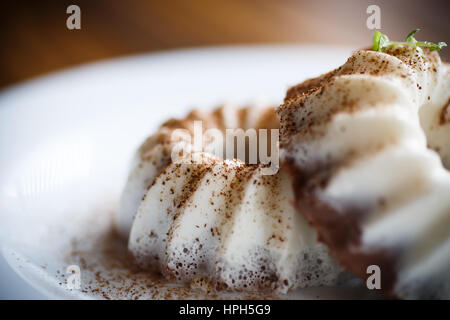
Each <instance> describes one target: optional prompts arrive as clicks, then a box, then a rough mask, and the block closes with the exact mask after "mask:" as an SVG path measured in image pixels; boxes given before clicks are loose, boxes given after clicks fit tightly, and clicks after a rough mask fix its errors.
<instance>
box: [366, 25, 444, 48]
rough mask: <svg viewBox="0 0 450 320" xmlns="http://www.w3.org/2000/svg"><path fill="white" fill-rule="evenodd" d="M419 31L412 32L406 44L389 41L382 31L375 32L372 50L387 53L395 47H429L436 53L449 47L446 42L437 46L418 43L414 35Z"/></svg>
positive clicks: (431, 43)
mask: <svg viewBox="0 0 450 320" xmlns="http://www.w3.org/2000/svg"><path fill="white" fill-rule="evenodd" d="M419 30H420V29H414V30H413V31H411V32H410V33H409V34H408V36H407V37H406V41H404V42H395V41H389V38H388V37H387V36H386V35H384V34H382V33H381V32H380V31H375V33H374V34H373V44H372V50H373V51H386V49H388V48H390V47H394V46H409V47H412V48H417V47H427V48H429V50H430V51H435V50H441V49H442V48H445V47H446V46H447V44H446V43H445V42H439V43H437V44H436V43H433V42H429V41H417V40H416V39H415V38H414V35H415V34H416V33H417V32H418V31H419Z"/></svg>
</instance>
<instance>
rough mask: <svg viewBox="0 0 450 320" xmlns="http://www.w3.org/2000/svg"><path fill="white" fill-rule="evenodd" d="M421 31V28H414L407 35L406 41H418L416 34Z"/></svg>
mask: <svg viewBox="0 0 450 320" xmlns="http://www.w3.org/2000/svg"><path fill="white" fill-rule="evenodd" d="M419 31H420V29H414V30H413V31H411V32H410V33H409V34H408V36H407V37H406V42H416V39H414V35H415V34H416V33H417V32H419Z"/></svg>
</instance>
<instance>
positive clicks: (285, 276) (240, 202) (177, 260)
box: [116, 107, 341, 293]
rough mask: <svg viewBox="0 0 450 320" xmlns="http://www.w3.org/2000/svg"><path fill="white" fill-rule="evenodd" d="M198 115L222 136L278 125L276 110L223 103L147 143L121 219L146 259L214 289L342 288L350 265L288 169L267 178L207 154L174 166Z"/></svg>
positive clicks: (175, 277)
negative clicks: (323, 236)
mask: <svg viewBox="0 0 450 320" xmlns="http://www.w3.org/2000/svg"><path fill="white" fill-rule="evenodd" d="M196 119H202V120H204V123H205V126H206V127H213V128H219V129H220V130H225V129H226V128H239V127H240V128H243V129H244V130H245V129H247V128H278V121H277V119H276V117H275V114H274V111H273V109H272V108H268V109H255V108H245V109H236V108H231V107H222V108H219V109H217V110H215V111H213V112H210V113H208V112H205V113H201V112H197V111H194V112H193V113H191V114H190V115H189V116H188V117H187V118H186V119H183V120H171V121H168V122H167V123H166V124H164V125H163V126H162V128H161V130H159V132H157V133H156V134H155V135H154V136H152V137H150V138H149V139H147V141H146V142H145V143H144V144H143V146H142V147H141V148H140V149H139V151H138V153H137V156H136V160H135V162H134V164H133V167H132V170H131V174H130V177H129V180H128V183H127V186H126V187H125V189H124V193H123V196H122V203H121V209H120V210H119V212H118V214H117V219H116V221H117V225H118V228H119V230H120V232H121V234H122V235H123V236H125V237H127V236H128V235H129V249H130V251H131V252H132V253H133V255H134V256H135V258H136V260H137V262H138V263H139V264H140V265H141V266H142V267H143V268H144V269H152V270H155V271H158V272H161V273H162V274H163V275H164V276H165V277H166V278H167V279H169V280H170V281H174V282H181V283H191V284H195V283H197V284H198V283H202V282H204V283H206V284H207V287H208V288H209V289H211V288H213V289H218V290H222V289H225V290H243V291H255V290H268V291H272V290H275V291H276V292H281V293H285V292H287V291H288V290H289V289H293V288H297V287H305V286H317V285H332V284H335V283H336V281H337V279H338V276H339V275H340V274H341V268H340V267H339V266H338V265H337V264H336V262H335V261H334V260H333V259H332V258H330V256H329V255H328V253H327V249H326V247H325V246H324V245H323V244H320V243H318V242H317V239H316V238H317V234H316V232H315V231H314V230H313V229H312V228H310V226H309V225H308V222H307V221H306V220H305V219H304V218H303V217H302V216H301V215H300V214H299V213H298V212H296V210H295V209H294V208H293V206H292V201H293V199H294V198H293V193H292V187H291V182H290V179H289V178H288V176H287V175H286V173H284V172H283V171H282V170H280V171H279V172H278V173H277V174H275V175H264V174H262V170H264V166H262V165H260V164H259V165H258V164H256V165H250V164H246V163H244V162H243V161H241V160H238V159H228V160H224V159H222V158H220V157H218V156H216V155H214V154H213V153H205V152H198V153H197V152H194V153H192V154H191V156H192V158H191V160H192V161H183V162H180V163H178V162H177V163H173V162H172V161H171V152H170V150H171V149H172V147H173V146H174V144H173V143H172V142H171V141H170V139H169V137H170V133H171V132H172V131H173V130H174V129H175V128H180V127H181V128H185V129H187V130H188V131H191V132H192V121H193V120H196ZM206 143H207V142H206ZM212 149H214V148H212ZM194 160H195V161H194ZM130 228H131V232H130V231H129V230H130Z"/></svg>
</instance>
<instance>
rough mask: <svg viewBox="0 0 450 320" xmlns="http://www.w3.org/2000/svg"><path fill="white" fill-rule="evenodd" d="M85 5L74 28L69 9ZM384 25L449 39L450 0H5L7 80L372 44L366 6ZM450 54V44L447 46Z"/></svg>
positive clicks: (1, 21)
mask: <svg viewBox="0 0 450 320" xmlns="http://www.w3.org/2000/svg"><path fill="white" fill-rule="evenodd" d="M70 4H76V5H78V6H79V7H80V8H81V30H68V29H67V27H66V19H67V17H68V14H66V8H67V7H68V6H69V5H70ZM370 4H376V5H379V6H380V8H381V30H382V31H383V32H385V33H387V34H388V35H389V37H390V38H391V39H398V40H403V39H404V37H405V36H406V34H408V33H409V31H411V30H412V29H414V28H416V27H420V28H422V31H421V32H420V33H419V34H417V38H418V39H420V40H429V41H446V42H447V43H449V45H450V22H449V21H450V18H449V16H448V14H449V8H450V1H449V0H428V1H423V0H385V1H376V0H373V1H365V0H339V1H338V0H328V1H326V0H253V1H251V0H168V1H163V0H147V1H144V0H121V1H119V0H72V1H65V0H53V1H51V0H31V1H21V0H1V1H0V87H4V86H6V85H9V84H13V83H16V82H19V81H22V80H24V79H27V78H30V77H34V76H36V75H40V74H43V73H46V72H50V71H54V70H58V69H61V68H66V67H70V66H73V65H77V64H80V63H85V62H91V61H95V60H99V59H104V58H112V57H117V56H122V55H127V54H134V53H142V52H153V51H158V50H166V49H174V48H183V47H193V46H209V45H222V44H245V43H274V42H278V43H327V44H328V43H329V44H344V45H345V44H350V45H358V46H367V45H368V44H369V43H370V42H371V36H372V33H373V31H371V30H368V29H367V27H366V19H367V17H368V14H367V13H366V9H367V6H368V5H370ZM442 56H443V57H444V59H446V60H449V59H450V48H447V49H444V50H443V52H442Z"/></svg>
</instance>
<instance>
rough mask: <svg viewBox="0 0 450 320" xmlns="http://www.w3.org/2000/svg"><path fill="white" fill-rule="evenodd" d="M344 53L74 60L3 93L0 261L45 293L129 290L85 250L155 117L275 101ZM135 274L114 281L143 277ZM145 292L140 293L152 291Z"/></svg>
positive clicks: (267, 49)
mask: <svg viewBox="0 0 450 320" xmlns="http://www.w3.org/2000/svg"><path fill="white" fill-rule="evenodd" d="M350 52H351V49H349V48H338V47H324V46H251V47H222V48H209V49H195V50H185V51H173V52H166V53H162V54H153V55H143V56H136V57H131V58H125V59H119V60H114V61H110V62H104V63H97V64H93V65H88V66H83V67H80V68H76V69H73V70H69V71H65V72H61V73H57V74H53V75H50V76H47V77H44V78H41V79H36V80H33V81H30V82H28V83H25V84H23V85H20V86H17V87H14V88H11V89H9V90H6V91H4V92H3V93H2V94H0V150H2V151H1V153H0V214H1V216H0V218H1V221H0V237H1V238H0V240H1V241H2V250H3V254H4V257H5V259H6V260H7V262H8V263H9V265H10V266H11V267H12V268H13V269H14V270H15V271H16V272H17V273H18V274H20V275H21V276H22V277H23V278H24V279H26V280H27V281H28V282H29V283H30V284H31V285H32V286H34V287H35V288H37V289H38V290H39V291H40V292H41V293H44V294H45V296H47V297H56V298H102V297H105V296H108V297H112V298H134V297H136V295H137V294H136V293H129V292H128V293H126V294H125V293H123V292H122V293H118V291H120V290H116V289H115V288H116V287H117V286H119V285H123V284H124V283H123V282H122V283H118V282H117V281H116V280H117V279H112V278H108V276H107V275H105V274H106V273H107V272H108V271H111V270H113V271H111V272H116V273H117V272H119V273H120V272H122V271H123V270H121V269H120V268H121V267H120V266H117V265H112V266H105V265H102V266H101V268H103V269H101V270H100V269H98V268H97V269H95V268H94V267H92V264H93V263H94V262H96V263H97V262H98V263H99V264H102V263H104V262H101V261H97V260H98V259H100V258H101V259H103V258H105V257H104V256H102V257H100V256H101V254H95V253H93V252H94V251H92V250H95V245H94V249H93V248H92V244H93V243H95V241H97V240H98V239H97V238H96V237H100V238H102V237H104V234H103V233H102V232H106V230H108V228H109V227H110V221H111V219H110V213H111V212H112V211H113V210H114V208H115V205H116V201H117V198H118V195H119V193H120V191H121V188H122V186H123V183H124V179H125V176H126V171H127V163H128V161H129V159H130V156H131V154H132V152H133V151H134V148H135V147H136V146H137V145H138V144H139V143H140V142H141V141H142V139H143V138H144V137H145V136H146V135H148V134H149V133H151V132H152V131H153V130H154V129H155V128H156V127H157V126H158V124H159V123H161V121H163V120H164V119H166V118H169V117H180V116H183V115H184V114H185V113H186V112H187V111H188V110H189V109H190V108H191V107H192V106H198V107H201V108H212V107H214V106H216V105H217V104H219V103H223V102H231V103H237V104H244V103H251V102H261V101H262V102H266V103H273V104H279V103H280V102H281V101H282V98H283V95H284V93H285V91H286V89H287V88H288V86H289V85H292V84H295V83H297V82H299V81H301V80H303V79H305V78H307V77H311V76H316V75H318V74H320V73H323V72H326V71H328V70H330V69H332V68H334V67H336V66H338V65H340V64H342V63H343V62H344V61H345V59H346V57H348V56H349V54H350ZM74 239H77V240H74ZM96 239H97V240H96ZM96 248H97V249H98V246H97V247H96ZM73 250H77V252H82V253H83V254H85V255H86V257H87V258H89V259H90V260H89V263H88V264H91V265H89V266H86V265H85V263H83V261H80V260H79V258H80V257H79V256H77V257H76V258H75V256H76V255H75V254H74V253H73V252H72V251H73ZM77 259H78V260H77ZM96 259H97V260H96ZM75 260H76V261H75ZM75 262H77V263H78V264H82V266H81V274H82V278H81V279H82V289H84V290H75V289H74V290H69V289H68V288H67V286H66V285H65V279H66V278H67V276H69V274H67V273H66V268H67V266H68V265H69V264H71V263H75ZM94 269H95V270H94ZM107 269H110V270H107ZM99 270H100V271H101V273H102V275H101V276H102V277H103V278H101V279H100V280H101V281H103V282H105V280H106V279H109V280H111V281H110V282H109V283H108V284H105V283H103V285H104V286H103V287H102V288H103V289H101V290H100V289H99V287H100V286H101V284H99V281H100V280H99V275H98V274H97V275H96V274H95V273H96V272H97V271H99ZM117 270H119V271H117ZM141 276H142V275H136V274H134V275H131V276H129V277H130V279H128V280H124V281H128V282H127V283H128V284H130V283H129V281H138V280H139V279H141V280H139V281H144V280H142V277H141ZM0 277H1V275H0ZM124 277H127V276H126V275H124ZM2 281H3V283H5V280H4V279H2ZM115 281H116V282H115ZM89 282H91V288H87V287H88V286H89ZM112 282H115V283H112ZM144 282H145V281H144ZM105 286H106V287H107V289H104V287H105ZM149 286H152V284H151V283H150V284H149ZM155 286H156V285H155ZM166 287H167V286H166ZM153 289H154V288H153ZM159 289H160V290H162V289H161V288H159ZM163 289H164V290H166V289H167V288H163ZM102 290H103V291H102ZM105 290H106V291H108V293H105ZM146 290H147V291H145V290H144V294H143V295H141V296H140V297H142V298H151V297H156V296H155V295H152V293H151V292H149V291H148V290H149V289H148V288H147V289H146ZM167 290H169V289H167ZM167 290H166V291H167ZM83 291H84V292H83ZM112 291H114V292H113V293H111V292H112ZM189 294H190V296H189ZM367 294H368V292H367V291H365V290H364V289H362V288H360V287H356V288H351V289H345V290H343V289H341V288H329V289H310V290H298V291H297V292H295V293H293V294H291V295H290V296H289V297H291V298H317V297H319V298H357V297H366V295H367ZM3 296H5V293H4V292H3ZM188 296H189V297H192V298H197V297H204V296H202V295H201V294H197V293H188ZM158 297H164V296H163V295H159V296H158ZM167 297H169V296H167ZM171 297H174V296H171ZM239 297H245V296H239Z"/></svg>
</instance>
